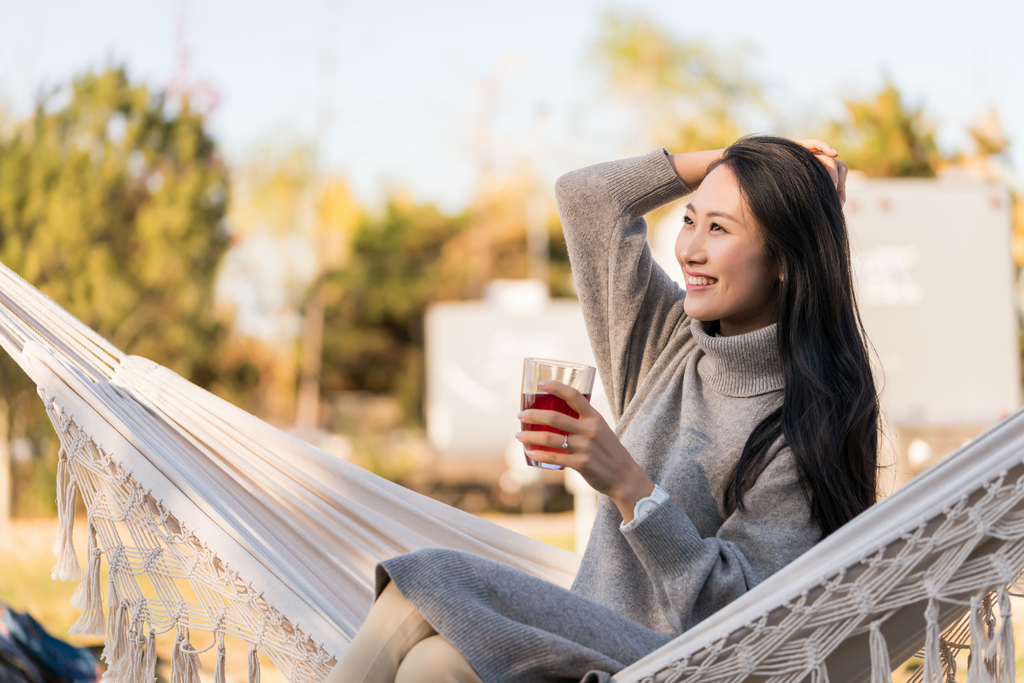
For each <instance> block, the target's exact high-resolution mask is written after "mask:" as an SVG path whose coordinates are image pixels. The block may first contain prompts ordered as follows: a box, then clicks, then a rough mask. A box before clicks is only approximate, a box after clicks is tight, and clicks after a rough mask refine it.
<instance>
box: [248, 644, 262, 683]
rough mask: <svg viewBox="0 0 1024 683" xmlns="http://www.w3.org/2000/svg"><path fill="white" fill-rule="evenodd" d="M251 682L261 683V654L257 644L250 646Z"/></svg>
mask: <svg viewBox="0 0 1024 683" xmlns="http://www.w3.org/2000/svg"><path fill="white" fill-rule="evenodd" d="M249 683H260V656H259V652H257V651H256V646H255V645H253V646H251V647H250V648H249Z"/></svg>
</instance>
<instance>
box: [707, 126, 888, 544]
mask: <svg viewBox="0 0 1024 683" xmlns="http://www.w3.org/2000/svg"><path fill="white" fill-rule="evenodd" d="M716 166H727V167H728V168H729V169H730V170H731V171H732V172H733V175H734V176H735V178H736V181H737V183H738V184H739V187H740V192H741V193H742V195H743V198H744V199H745V200H746V203H747V206H748V207H749V209H750V212H751V214H752V215H753V217H754V219H755V220H756V222H757V224H758V227H759V229H760V232H761V237H762V239H763V241H764V249H765V257H766V258H767V259H769V260H770V261H771V262H773V263H775V264H776V265H777V266H778V268H779V273H780V274H781V275H782V281H781V282H780V283H779V287H778V293H779V295H778V301H777V306H778V345H779V355H780V357H781V360H782V372H783V376H784V378H785V390H784V398H783V402H782V406H781V407H779V408H778V409H777V410H775V411H774V412H772V413H771V414H770V415H768V416H767V417H765V418H764V419H763V420H761V422H760V423H759V424H758V425H757V426H756V427H755V428H754V430H753V431H752V432H751V434H750V437H749V438H748V439H747V443H746V445H744V447H743V453H742V454H741V455H740V459H739V462H738V463H737V466H736V472H735V475H734V477H733V483H732V486H731V487H730V488H728V489H727V490H726V494H725V502H726V506H727V509H728V508H729V507H732V506H731V504H730V503H731V502H732V501H735V506H736V507H737V508H739V509H741V510H742V509H744V508H743V493H744V491H746V490H748V489H749V488H750V486H752V485H753V483H754V481H755V480H756V479H757V476H758V474H759V473H760V472H762V471H763V470H764V468H765V466H767V464H768V461H769V460H770V458H772V457H774V455H775V453H776V452H777V450H776V446H777V442H779V437H780V436H781V437H782V441H783V443H784V444H785V445H786V446H788V447H789V449H790V450H791V451H792V453H793V456H794V457H795V459H796V463H797V467H798V468H799V471H800V477H801V481H802V483H803V485H804V488H805V491H806V492H807V494H808V496H809V498H810V503H811V516H812V518H813V519H814V520H815V521H816V522H817V523H818V525H819V526H820V527H821V530H822V533H823V535H825V536H827V535H828V534H830V533H832V532H833V531H835V530H836V529H838V528H839V527H841V526H842V525H843V524H845V523H846V522H848V521H850V520H851V519H853V517H855V516H856V515H858V514H859V513H860V512H862V511H864V510H865V509H866V508H867V507H868V506H870V505H871V504H873V503H874V502H875V498H876V475H877V471H878V395H877V393H876V391H875V382H874V379H873V377H872V373H871V366H870V363H869V361H868V351H867V341H866V337H865V335H864V328H863V326H862V324H861V320H860V314H859V313H858V311H857V304H856V302H855V300H854V291H853V278H852V275H851V271H850V245H849V238H848V236H847V232H846V220H845V219H844V218H843V212H842V207H841V205H840V203H839V195H838V193H837V192H836V188H835V186H834V185H833V183H832V179H831V177H830V176H829V174H828V171H827V170H826V169H825V167H824V166H823V165H822V164H821V163H820V162H819V161H818V160H817V159H816V158H815V157H814V155H813V154H812V153H811V152H810V151H808V150H807V149H805V148H804V147H801V146H800V145H798V144H796V143H795V142H792V141H791V140H786V139H783V138H776V137H769V136H756V137H746V138H742V139H740V140H738V141H737V142H735V143H734V144H733V145H732V146H730V147H729V148H728V149H727V150H726V151H725V154H724V155H723V156H722V158H721V159H719V160H717V161H715V162H714V163H713V164H712V165H711V166H710V167H709V168H708V171H709V172H710V171H711V169H713V168H715V167H716Z"/></svg>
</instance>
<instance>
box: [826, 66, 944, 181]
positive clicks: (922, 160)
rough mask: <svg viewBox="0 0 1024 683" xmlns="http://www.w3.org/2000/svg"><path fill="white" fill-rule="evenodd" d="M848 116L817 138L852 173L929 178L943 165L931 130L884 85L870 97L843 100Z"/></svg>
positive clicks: (932, 126)
mask: <svg viewBox="0 0 1024 683" xmlns="http://www.w3.org/2000/svg"><path fill="white" fill-rule="evenodd" d="M844 106H845V108H846V115H845V116H844V117H843V118H842V119H840V120H837V121H831V122H829V124H828V125H827V126H826V131H825V133H824V134H823V135H822V136H821V137H823V138H824V139H825V140H828V141H829V144H831V145H832V146H833V147H835V148H836V149H837V150H839V154H840V158H841V159H843V160H844V161H845V162H846V163H847V164H848V165H849V166H850V168H851V169H854V170H857V171H860V172H862V173H864V174H866V175H868V176H872V177H906V176H918V177H933V176H934V175H935V174H936V172H937V171H938V170H939V168H940V167H942V166H943V165H944V164H945V163H947V159H946V158H945V157H943V155H942V154H941V153H940V152H939V149H938V147H937V146H936V144H935V124H934V123H932V122H930V121H929V120H928V119H927V118H926V117H925V115H924V113H923V111H922V110H921V109H911V108H908V107H907V106H906V103H905V102H904V101H903V97H902V96H901V95H900V91H899V89H898V88H897V87H896V85H895V84H893V83H892V82H887V83H886V84H885V85H884V86H883V87H882V89H881V90H880V91H879V92H878V94H877V95H875V96H874V97H872V98H870V99H867V100H846V102H845V103H844Z"/></svg>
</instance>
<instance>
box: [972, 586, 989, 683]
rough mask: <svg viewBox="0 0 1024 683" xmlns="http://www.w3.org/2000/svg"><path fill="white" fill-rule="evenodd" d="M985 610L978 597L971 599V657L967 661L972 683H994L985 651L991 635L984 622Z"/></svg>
mask: <svg viewBox="0 0 1024 683" xmlns="http://www.w3.org/2000/svg"><path fill="white" fill-rule="evenodd" d="M983 616H984V609H983V607H982V604H981V598H980V597H979V596H977V595H975V596H972V597H971V611H970V624H971V655H970V657H969V658H968V660H967V679H968V680H969V681H971V683H990V682H991V681H992V675H991V671H989V668H988V666H987V660H986V658H985V654H986V653H985V651H986V650H987V649H988V646H989V634H988V632H987V630H986V628H985V624H984V623H983V622H982V618H983Z"/></svg>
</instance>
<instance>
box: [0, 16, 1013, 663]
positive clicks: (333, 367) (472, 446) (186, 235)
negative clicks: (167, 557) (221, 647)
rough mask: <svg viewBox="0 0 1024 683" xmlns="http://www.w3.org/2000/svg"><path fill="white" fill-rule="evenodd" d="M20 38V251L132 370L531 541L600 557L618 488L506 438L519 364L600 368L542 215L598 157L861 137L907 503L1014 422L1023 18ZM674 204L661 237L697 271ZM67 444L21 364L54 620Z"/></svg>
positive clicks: (0, 130) (589, 19) (6, 145)
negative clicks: (212, 398) (761, 138)
mask: <svg viewBox="0 0 1024 683" xmlns="http://www.w3.org/2000/svg"><path fill="white" fill-rule="evenodd" d="M0 17H2V19H0V261H2V262H3V263H4V264H5V265H7V266H8V267H10V268H12V269H13V270H15V271H16V272H17V273H19V274H20V275H21V276H22V277H24V278H25V279H27V280H28V281H29V282H31V283H32V284H33V285H35V286H36V287H38V288H40V289H41V290H42V291H43V292H45V293H46V294H48V295H49V296H50V297H52V298H53V299H55V300H56V301H57V302H58V303H60V304H61V305H62V306H64V307H65V308H67V309H68V310H69V311H71V312H72V313H73V314H75V315H76V316H78V317H79V318H81V319H82V320H83V321H84V322H86V323H87V324H88V325H90V326H91V327H93V328H95V329H96V330H98V331H100V332H101V333H102V334H103V335H104V336H106V337H107V338H108V339H110V340H111V341H112V342H113V343H114V344H115V345H116V346H118V347H119V348H121V349H123V350H124V351H126V352H128V353H130V354H136V355H141V356H146V357H148V358H151V359H153V360H155V361H157V362H158V363H161V364H163V365H166V366H168V367H170V368H172V369H173V370H175V371H176V372H178V373H180V374H181V375H183V376H185V377H186V378H188V379H189V380H191V381H192V382H195V383H196V384H198V385H200V386H202V387H204V388H206V389H208V390H210V391H212V392H213V393H215V394H218V395H220V396H222V397H224V398H227V399H228V400H230V401H232V402H233V403H235V404H237V405H239V406H241V407H242V408H244V409H245V410H247V411H250V412H252V413H254V414H256V415H258V416H259V417H261V418H263V419H264V420H267V421H269V422H270V423H272V424H274V425H277V426H279V427H281V428H283V429H286V430H289V431H291V432H293V433H295V434H298V435H300V436H302V437H303V438H305V439H307V440H309V441H310V442H312V443H314V444H316V445H318V446H320V447H322V448H324V449H325V450H327V451H329V452H331V453H332V454H334V455H335V456H337V457H339V458H344V459H347V460H350V461H352V462H355V463H357V464H359V465H360V466H362V467H365V468H367V469H370V470H372V471H374V472H376V473H378V474H381V475H383V476H385V477H388V478H390V479H393V480H395V481H399V482H401V483H403V484H405V485H407V486H410V487H412V488H414V489H416V490H419V491H421V492H423V493H426V494H428V495H431V496H434V497H436V498H439V499H441V500H444V501H446V502H448V503H450V504H453V505H456V506H458V507H461V508H463V509H466V510H468V511H470V512H473V513H476V514H481V515H485V516H488V517H489V518H491V519H494V520H495V521H497V522H499V523H501V524H504V525H506V526H510V527H512V528H515V529H517V530H521V531H523V532H524V533H527V534H530V535H533V536H535V537H538V538H542V539H543V540H546V541H548V542H552V543H556V544H558V545H562V546H564V547H567V548H575V549H576V550H577V551H579V550H582V545H583V543H585V539H586V533H587V530H588V529H589V519H590V515H591V514H592V510H593V505H594V500H595V497H594V495H593V492H591V491H589V489H588V488H587V487H586V485H585V483H583V482H582V481H581V480H579V479H578V478H577V479H573V478H572V477H565V476H564V475H562V474H561V473H553V472H542V471H539V470H536V469H532V468H527V467H526V466H525V464H524V461H523V457H522V453H521V450H520V449H519V447H518V445H517V444H516V442H514V440H512V438H511V435H512V433H514V431H515V430H516V429H517V426H518V423H517V421H516V420H515V417H514V416H515V412H516V411H517V410H518V403H519V381H520V375H521V368H522V358H523V357H524V356H530V355H534V356H543V357H555V358H565V359H571V360H577V361H584V362H586V361H589V360H592V355H591V352H590V348H589V343H588V341H587V339H586V335H585V331H584V329H583V324H582V318H581V317H580V314H579V307H578V304H577V303H576V301H575V291H574V287H573V282H572V275H571V272H570V268H569V263H568V258H567V255H566V250H565V243H564V240H563V238H562V235H561V229H560V226H559V221H558V215H557V211H556V207H555V204H554V198H553V195H552V186H553V183H554V180H555V178H557V177H558V175H560V174H561V173H564V172H566V171H569V170H572V169H574V168H578V167H581V166H584V165H587V164H591V163H596V162H599V161H604V160H608V159H613V158H621V157H625V156H634V155H638V154H643V153H646V152H648V151H650V150H651V149H654V148H655V147H657V146H661V145H663V146H665V147H666V148H667V149H668V150H669V151H671V152H685V151H693V150H702V149H709V148H719V147H724V146H726V145H728V144H729V143H730V142H732V141H733V140H735V139H736V138H737V137H739V136H740V135H744V134H748V133H773V134H777V135H784V136H789V137H795V138H805V137H821V138H823V139H825V140H827V141H828V142H830V143H831V144H832V145H833V146H834V147H835V148H836V149H838V150H839V151H840V158H841V159H843V160H844V161H846V163H847V164H849V166H850V167H851V169H853V171H854V173H853V174H852V176H851V180H850V185H849V190H848V197H849V201H848V203H847V205H846V214H847V220H848V223H849V227H850V231H851V239H852V245H853V252H854V267H855V272H856V274H857V285H858V297H859V301H860V304H861V312H862V315H863V317H864V321H865V325H866V326H867V329H868V332H869V335H870V337H871V341H872V343H873V345H874V359H875V361H876V369H877V371H878V376H879V384H880V386H881V387H882V388H883V393H882V396H883V405H884V408H885V411H886V416H887V428H886V435H885V443H886V446H885V448H886V461H887V463H888V465H889V466H888V469H887V470H886V475H885V477H884V485H883V488H884V490H883V493H888V492H891V491H892V490H894V489H895V488H896V487H898V486H900V485H901V484H903V483H905V482H906V481H907V480H909V478H910V477H912V476H913V475H914V474H916V473H918V472H920V471H922V470H923V469H925V468H926V467H928V466H930V465H931V464H933V463H934V462H936V461H937V460H939V459H941V458H942V457H944V456H945V455H947V454H949V453H950V452H952V451H954V450H955V449H957V448H959V447H960V446H961V445H963V444H964V443H966V442H967V441H969V440H970V439H971V438H973V437H974V436H976V435H977V434H978V433H980V432H981V431H983V430H984V429H986V428H988V427H989V426H991V425H992V424H994V423H995V422H996V421H998V420H999V419H1001V418H1002V417H1005V416H1006V415H1007V414H1009V413H1010V412H1012V411H1013V410H1015V409H1016V408H1017V407H1018V406H1019V404H1020V395H1021V369H1020V368H1021V363H1020V358H1021V348H1022V342H1021V340H1022V337H1021V334H1020V329H1021V328H1020V320H1021V308H1020V301H1021V296H1020V291H1021V287H1020V278H1021V275H1020V273H1021V266H1022V265H1024V204H1022V203H1021V197H1022V194H1021V193H1022V191H1024V184H1022V175H1021V170H1022V163H1024V148H1022V147H1021V145H1020V141H1021V140H1022V139H1024V77H1022V76H1021V74H1020V73H1019V70H1020V66H1019V64H1020V60H1019V55H1018V54H1017V53H1018V52H1019V50H1017V49H1016V48H1015V47H1014V46H1015V45H1019V41H1020V31H1021V27H1022V26H1024V5H1022V4H1021V3H1019V2H1009V1H1006V2H999V1H995V0H984V1H979V2H974V3H971V4H970V5H969V6H967V5H964V4H963V3H953V2H932V3H929V4H928V5H922V4H920V3H914V2H909V1H905V2H904V1H900V0H889V1H887V2H872V1H865V2H860V3H857V4H856V5H855V6H852V5H844V4H839V3H821V2H796V1H788V0H786V1H778V2H773V3H770V4H768V3H757V2H752V1H751V2H744V1H739V0H724V1H722V2H717V3H699V4H698V3H682V2H670V1H665V2H658V1H655V0H650V1H646V2H641V1H632V2H625V1H622V2H591V1H588V0H565V1H563V2H558V3H552V2H538V1H535V0H524V1H523V2H519V3H516V4H515V5H514V6H512V5H508V4H498V3H486V2H470V1H460V0H440V1H439V2H434V3H429V4H428V3H413V2H385V1H381V2H375V3H354V2H328V1H314V0H293V1H292V2H289V3H282V2H278V3H272V2H258V3H254V2H246V3H243V2H237V1H234V0H220V1H218V2H207V3H196V2H190V1H189V0H173V1H172V0H160V1H157V2H150V3H142V4H140V3H132V2H127V1H124V2H116V1H109V0H102V1H96V2H90V3H72V2H49V1H41V2H34V3H14V2H3V3H2V12H0ZM680 212H681V207H680V206H679V205H678V204H677V205H675V206H668V207H664V208H663V209H660V210H659V211H658V212H656V213H655V214H653V215H652V216H649V221H650V224H651V233H650V241H651V244H652V249H653V251H654V254H655V257H656V259H658V261H659V262H660V263H662V264H663V266H664V267H665V269H666V270H667V271H668V272H670V273H671V274H672V275H673V276H675V275H678V272H677V271H678V266H677V265H676V264H675V262H674V257H673V255H672V253H671V244H672V242H673V241H674V239H675V232H676V231H677V230H678V226H679V223H680V220H681V219H680ZM594 402H595V405H597V406H598V407H599V409H602V410H603V411H604V412H605V414H606V415H607V414H608V413H607V406H606V403H604V398H603V394H602V393H601V391H600V388H598V390H597V391H596V392H595V396H594ZM609 419H610V416H609ZM57 446H58V444H57V440H56V438H55V436H54V434H53V432H52V429H51V427H50V425H49V423H48V421H47V419H46V415H45V413H44V411H43V409H42V404H41V402H40V401H39V399H38V397H37V395H36V392H35V386H34V385H33V384H32V383H31V381H30V380H29V379H28V378H27V377H26V376H25V375H24V374H23V373H22V372H21V371H20V369H18V367H17V366H16V365H15V364H14V363H13V361H11V360H10V359H9V358H7V357H6V356H4V357H3V358H0V563H2V564H0V567H2V571H0V600H2V601H4V602H6V603H7V604H9V605H10V606H11V607H13V608H14V609H17V610H23V611H25V610H27V611H29V612H31V613H32V614H33V615H34V616H35V617H36V618H38V619H39V620H40V621H41V622H42V623H43V625H44V626H46V627H47V628H49V629H50V630H52V631H54V632H56V633H58V634H63V633H65V632H66V630H67V627H68V626H69V625H70V624H71V622H73V621H74V619H75V618H76V616H77V613H76V612H75V611H74V610H72V609H71V608H70V607H69V606H67V599H68V597H70V594H71V591H72V590H73V588H74V586H67V587H66V589H67V590H66V591H65V586H63V585H62V584H51V582H50V579H49V576H48V574H49V566H50V564H52V562H53V558H52V555H50V554H49V547H48V544H49V542H50V541H51V539H52V538H54V537H55V535H56V524H55V522H53V521H52V520H53V518H54V517H55V515H56V503H55V500H54V499H55V485H54V479H55V475H56V467H57ZM78 547H79V548H84V547H85V543H84V541H82V542H80V543H79V544H78ZM65 592H66V593H67V594H66V595H65V594H64V593H65ZM75 642H77V643H78V644H82V645H95V643H93V642H88V639H80V640H79V641H75ZM241 666H242V669H241V671H243V672H244V662H242V664H241ZM268 675H270V674H268ZM229 680H230V679H229Z"/></svg>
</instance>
